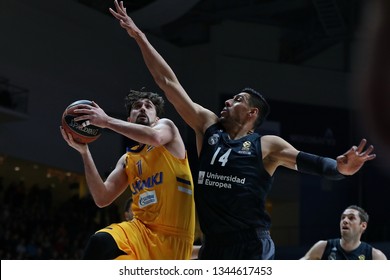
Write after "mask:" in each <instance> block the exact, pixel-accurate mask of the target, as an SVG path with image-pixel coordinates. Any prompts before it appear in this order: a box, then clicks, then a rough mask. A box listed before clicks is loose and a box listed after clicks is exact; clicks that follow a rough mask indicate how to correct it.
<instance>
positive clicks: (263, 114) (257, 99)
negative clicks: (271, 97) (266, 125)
mask: <svg viewBox="0 0 390 280" xmlns="http://www.w3.org/2000/svg"><path fill="white" fill-rule="evenodd" d="M241 92H246V93H248V94H249V95H250V97H251V98H249V105H250V106H253V107H256V108H258V109H259V110H260V115H259V116H258V117H257V119H256V122H255V127H259V126H260V125H261V124H262V123H263V122H264V120H265V119H266V118H267V116H268V115H269V113H270V109H271V108H270V106H269V104H268V102H267V100H266V99H265V98H264V96H263V95H262V94H261V93H260V92H258V91H256V90H254V89H253V88H250V87H246V88H243V89H242V90H241Z"/></svg>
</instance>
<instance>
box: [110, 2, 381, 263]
mask: <svg viewBox="0 0 390 280" xmlns="http://www.w3.org/2000/svg"><path fill="white" fill-rule="evenodd" d="M114 4H115V10H114V9H110V12H111V14H112V15H113V16H114V17H115V18H117V19H118V20H119V23H120V25H121V27H122V28H124V29H125V30H126V31H127V33H128V34H129V35H130V37H132V38H133V39H134V40H135V41H136V43H137V44H138V46H139V48H140V50H141V53H142V56H143V58H144V60H145V63H146V66H147V67H148V69H149V71H150V72H151V74H152V76H153V78H154V80H155V82H156V83H157V84H158V86H159V87H160V88H161V89H162V90H163V91H164V93H165V94H166V96H167V98H168V100H169V101H170V102H171V103H172V104H173V105H174V107H175V109H176V110H177V111H178V113H179V114H180V115H181V117H182V118H183V119H184V121H185V122H186V123H187V124H188V125H189V126H190V127H191V128H192V129H193V130H194V131H195V134H196V145H197V150H198V155H199V163H200V165H199V174H198V179H197V182H198V184H197V185H195V205H196V209H197V213H198V218H199V223H200V226H201V230H202V232H203V234H204V240H203V245H202V248H201V249H200V251H199V259H273V258H274V254H275V247H274V243H273V241H272V239H271V237H270V235H269V229H270V225H271V220H270V217H269V215H268V214H267V212H266V211H265V200H266V197H267V194H268V192H269V190H270V188H271V185H272V182H273V175H274V173H275V171H276V169H277V168H278V167H279V166H284V167H287V168H290V169H293V170H299V171H301V172H308V173H312V174H318V175H322V176H326V177H328V178H330V179H340V178H342V177H343V176H345V175H352V174H354V173H356V172H357V171H358V170H359V169H360V168H361V167H362V166H363V164H364V163H365V162H366V161H368V160H372V159H374V158H375V154H372V153H371V152H372V151H373V149H374V148H373V146H369V147H368V148H367V150H364V147H365V146H366V143H367V141H366V140H365V139H363V140H362V141H361V142H360V144H359V145H358V146H353V147H352V148H351V149H349V150H348V151H347V152H346V153H344V154H343V155H341V156H339V157H338V158H337V160H334V159H330V158H325V157H320V156H317V155H313V154H309V153H304V152H300V151H298V150H296V149H295V148H294V147H293V146H292V145H291V144H289V143H288V142H286V141H285V140H284V139H282V138H280V137H278V136H273V135H265V136H261V135H259V134H257V133H254V130H255V128H256V127H258V126H260V125H261V123H262V122H263V121H264V119H265V117H266V116H267V114H268V112H269V106H268V104H267V102H266V100H265V99H264V97H263V96H262V95H261V94H260V93H259V92H257V91H255V90H253V89H251V88H245V89H243V90H241V91H240V92H238V93H237V94H236V95H234V96H233V97H232V98H231V99H229V100H226V102H225V107H224V108H223V110H222V111H221V113H220V116H219V117H218V116H217V115H216V114H215V113H213V112H211V111H210V110H208V109H206V108H204V107H202V106H201V105H199V104H197V103H195V102H193V101H192V99H191V98H190V97H189V96H188V94H187V93H186V91H185V90H184V88H183V87H182V86H181V84H180V82H179V81H178V79H177V77H176V75H175V73H174V72H173V71H172V69H171V68H170V66H169V65H168V64H167V63H166V61H165V60H164V59H163V58H162V57H161V55H160V54H159V53H158V52H157V51H156V49H154V47H153V46H152V45H151V44H150V42H149V41H148V39H147V38H146V35H145V34H144V33H143V32H142V31H141V30H140V29H139V28H138V27H137V26H136V25H135V23H134V22H133V20H132V19H131V18H130V17H129V16H128V15H127V13H126V8H125V7H124V6H123V2H120V3H118V2H117V1H116V0H115V1H114ZM195 181H196V180H195Z"/></svg>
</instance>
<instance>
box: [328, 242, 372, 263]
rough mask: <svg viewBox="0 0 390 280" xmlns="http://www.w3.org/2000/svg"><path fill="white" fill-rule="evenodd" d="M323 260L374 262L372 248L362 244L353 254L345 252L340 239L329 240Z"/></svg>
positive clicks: (364, 243)
mask: <svg viewBox="0 0 390 280" xmlns="http://www.w3.org/2000/svg"><path fill="white" fill-rule="evenodd" d="M321 259H322V260H372V246H371V245H369V244H367V243H366V242H361V243H360V245H359V247H357V248H356V249H355V250H353V251H351V252H347V251H344V250H343V248H341V245H340V239H339V238H336V239H329V240H328V243H327V244H326V247H325V250H324V253H323V254H322V258H321Z"/></svg>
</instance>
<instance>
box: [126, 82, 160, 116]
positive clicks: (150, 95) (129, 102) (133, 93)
mask: <svg viewBox="0 0 390 280" xmlns="http://www.w3.org/2000/svg"><path fill="white" fill-rule="evenodd" d="M144 98H147V99H149V100H150V101H152V103H153V104H154V106H155V107H156V115H157V117H159V118H160V117H161V116H162V115H163V114H164V103H165V102H164V99H163V98H162V97H161V96H160V95H158V94H157V93H154V92H150V91H145V89H144V88H142V89H141V90H139V91H138V90H130V93H129V94H128V95H127V96H126V97H125V108H126V112H127V116H129V115H130V112H131V109H132V108H133V104H134V103H135V102H137V101H138V100H140V99H144Z"/></svg>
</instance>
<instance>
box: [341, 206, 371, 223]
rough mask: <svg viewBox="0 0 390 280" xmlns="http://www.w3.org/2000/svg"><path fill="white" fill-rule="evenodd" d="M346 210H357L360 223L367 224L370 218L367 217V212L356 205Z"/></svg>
mask: <svg viewBox="0 0 390 280" xmlns="http://www.w3.org/2000/svg"><path fill="white" fill-rule="evenodd" d="M346 209H353V210H357V211H358V212H359V217H360V221H361V222H366V223H368V220H369V218H370V217H369V216H368V214H367V212H366V211H365V210H364V209H363V208H361V207H359V206H357V205H350V206H348V207H347V208H346Z"/></svg>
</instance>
